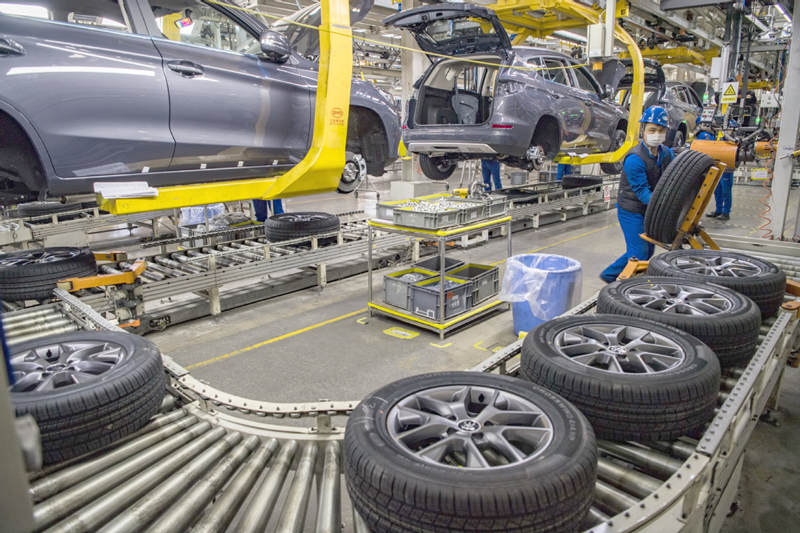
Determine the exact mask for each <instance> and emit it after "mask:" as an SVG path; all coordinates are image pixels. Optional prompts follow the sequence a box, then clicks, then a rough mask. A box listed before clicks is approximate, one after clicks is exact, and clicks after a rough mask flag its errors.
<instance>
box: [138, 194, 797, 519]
mask: <svg viewBox="0 0 800 533" xmlns="http://www.w3.org/2000/svg"><path fill="white" fill-rule="evenodd" d="M376 186H377V187H378V188H379V189H382V190H384V191H386V189H387V188H388V182H387V181H386V180H378V181H377V182H376ZM762 196H763V190H762V189H761V188H759V187H752V186H736V187H735V189H734V201H733V212H732V215H731V220H730V221H728V222H721V221H716V220H708V223H707V227H708V229H709V231H710V232H715V233H728V234H732V235H748V236H759V235H761V232H760V231H759V230H758V229H757V228H758V226H759V225H760V224H761V223H762V222H761V221H760V219H759V213H760V212H762V211H763V208H762V207H761V206H760V204H759V198H760V197H762ZM382 199H384V200H385V199H388V194H386V196H384V197H383V198H382ZM798 199H800V191H793V192H792V197H791V201H790V204H791V210H792V212H791V213H790V217H789V218H788V220H789V221H790V223H791V224H792V226H793V224H794V212H796V209H797V204H798ZM374 203H375V200H374V194H369V193H367V194H362V195H361V196H360V198H358V199H355V198H354V197H353V196H351V195H348V196H343V195H337V194H335V193H334V194H330V195H320V196H316V197H309V198H298V199H290V200H288V201H286V202H285V208H286V210H287V211H304V210H325V211H329V212H334V213H341V212H345V211H350V210H354V209H364V210H366V211H367V212H368V213H369V212H370V211H372V210H373V209H374ZM373 212H374V211H373ZM512 238H513V249H514V253H515V254H518V253H526V252H541V253H553V254H560V255H566V256H569V257H572V258H574V259H577V260H578V261H580V262H581V264H582V265H583V286H582V291H581V293H582V297H581V299H586V298H588V297H590V296H591V295H592V294H594V293H595V292H596V291H597V290H599V289H600V288H601V287H602V286H603V285H604V283H603V282H602V281H601V280H600V279H599V278H598V274H599V273H600V271H601V270H602V269H603V268H605V266H606V265H607V264H609V263H610V262H612V261H613V260H614V259H615V258H616V257H617V256H618V255H620V254H621V253H622V252H623V242H622V235H621V232H620V229H619V226H618V224H617V221H616V212H615V211H614V210H611V211H606V212H601V213H597V214H594V215H590V216H588V217H580V218H576V219H572V220H570V221H567V222H565V223H556V224H552V225H548V226H544V227H542V228H540V229H538V230H527V231H522V232H518V233H514V234H513V236H512ZM505 250H506V248H505V242H504V241H503V240H502V239H494V240H493V241H491V242H490V243H488V244H487V245H483V246H479V247H475V248H472V249H468V250H460V249H459V250H457V251H453V252H449V253H450V254H451V255H453V256H455V257H457V258H459V259H462V260H464V261H467V262H476V263H494V262H497V261H500V260H502V259H504V257H505ZM397 269H398V267H397V266H395V267H393V268H389V269H385V270H381V271H377V272H376V273H375V274H374V279H375V283H376V285H375V290H376V295H377V296H376V298H378V297H380V296H381V295H382V289H381V286H382V285H381V280H382V277H383V274H385V273H388V272H391V271H394V270H397ZM366 303H367V278H366V274H364V275H359V276H355V277H352V278H349V279H346V280H342V281H338V282H334V283H331V284H329V285H328V286H327V287H326V288H325V289H323V290H306V291H302V292H298V293H294V294H289V295H286V296H282V297H279V298H275V299H272V300H268V301H264V302H260V303H257V304H253V305H249V306H246V307H242V308H239V309H235V310H232V311H229V312H225V313H223V314H221V315H219V316H217V317H209V318H205V319H201V320H196V321H194V322H190V323H187V324H183V325H179V326H176V327H172V328H169V329H167V330H166V331H164V332H160V333H155V334H151V335H149V336H148V338H149V339H150V340H152V341H154V342H155V343H156V344H157V345H158V346H159V347H160V348H161V350H162V351H163V352H164V353H165V354H167V355H170V356H171V357H173V358H174V359H175V360H176V361H177V362H178V363H180V364H182V365H183V366H185V367H186V368H188V369H190V370H191V371H192V373H193V375H195V376H196V377H198V378H199V379H202V380H205V381H207V382H208V383H210V384H212V385H213V386H215V387H218V388H220V389H222V390H225V391H227V392H231V393H233V394H237V395H241V396H245V397H248V398H257V399H262V400H268V401H275V402H304V401H313V400H318V399H322V398H325V399H330V400H358V399H360V398H362V397H363V396H364V395H366V394H368V393H369V392H370V391H372V390H374V389H376V388H378V387H379V386H381V385H383V384H385V383H387V382H390V381H392V380H395V379H398V378H402V377H404V376H409V375H413V374H419V373H425V372H435V371H445V370H462V369H467V368H469V367H471V366H473V365H475V364H477V363H478V362H480V361H481V360H483V359H485V358H486V357H488V356H489V355H490V354H491V353H492V351H493V350H496V349H498V348H499V347H502V346H505V345H506V344H508V343H510V342H512V341H513V340H515V338H516V336H515V335H514V332H513V327H512V314H511V311H506V312H502V313H499V314H496V315H494V316H492V317H491V318H489V319H487V320H484V321H482V322H478V323H477V324H475V325H473V326H472V327H469V328H466V329H463V330H461V331H458V332H456V333H453V334H451V335H449V336H447V337H446V338H445V339H444V340H443V341H442V340H440V339H439V336H438V335H436V334H434V333H431V332H429V331H425V330H421V329H417V328H415V327H413V326H409V325H406V324H403V323H401V322H397V321H394V320H392V319H390V318H385V317H380V316H374V317H372V318H371V319H370V320H369V321H367V320H366V317H367V312H366ZM777 418H778V420H779V425H777V426H776V425H770V424H765V423H762V424H759V426H758V428H757V430H756V432H755V435H754V436H753V438H752V441H751V443H750V446H749V447H748V451H747V453H746V457H745V466H744V471H743V477H742V482H741V484H740V488H739V498H738V502H737V505H738V510H737V511H735V512H734V513H732V515H731V517H730V518H729V519H728V520H727V522H726V524H725V527H724V529H723V530H724V531H726V532H735V533H738V532H745V531H748V532H757V531H763V532H773V531H774V532H781V533H785V532H787V531H792V530H796V527H797V523H798V520H799V519H800V501H798V499H797V494H798V489H800V467H798V466H797V461H796V456H795V455H794V452H795V447H796V446H795V443H797V442H800V424H799V423H798V422H800V373H799V372H798V371H797V370H794V369H788V368H787V371H786V377H785V379H784V387H783V389H782V393H781V410H780V412H779V413H778V415H777Z"/></svg>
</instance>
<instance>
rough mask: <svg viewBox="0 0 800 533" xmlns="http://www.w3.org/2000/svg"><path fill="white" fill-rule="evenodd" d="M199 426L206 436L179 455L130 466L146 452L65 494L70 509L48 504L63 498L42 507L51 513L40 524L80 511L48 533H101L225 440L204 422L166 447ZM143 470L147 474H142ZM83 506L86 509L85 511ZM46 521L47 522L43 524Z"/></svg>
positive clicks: (57, 497) (186, 447)
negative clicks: (136, 502) (107, 523)
mask: <svg viewBox="0 0 800 533" xmlns="http://www.w3.org/2000/svg"><path fill="white" fill-rule="evenodd" d="M198 426H201V427H202V429H203V430H204V431H207V433H205V434H203V435H202V436H201V437H199V438H196V439H194V440H192V441H191V442H189V443H188V444H186V445H185V446H182V447H181V448H179V449H178V450H177V451H175V452H174V453H172V454H171V455H169V456H167V457H166V458H165V459H164V460H163V461H160V462H158V463H156V464H152V463H153V462H154V460H155V459H158V458H160V456H163V455H165V453H166V452H168V451H171V450H160V449H159V450H158V451H159V452H162V453H159V454H156V453H152V454H150V457H148V459H149V460H147V461H142V462H141V463H137V464H135V465H129V464H128V463H135V462H136V461H137V460H139V459H140V458H141V457H142V456H146V455H147V452H146V453H145V454H140V455H138V456H135V457H133V458H132V459H131V460H129V461H126V462H125V463H123V464H121V465H119V466H118V467H115V468H112V469H110V470H107V471H106V472H104V473H103V474H101V475H99V476H95V477H94V478H91V479H89V480H87V481H86V482H85V483H82V484H80V485H76V486H75V487H73V488H71V489H69V490H68V491H67V492H65V493H64V494H69V495H70V496H71V498H70V500H69V504H70V505H63V503H62V505H58V506H56V507H55V510H53V506H52V505H49V504H50V503H51V502H52V501H53V500H59V499H60V497H61V494H59V495H58V496H55V497H54V498H50V499H49V500H47V501H45V502H44V503H43V504H42V507H45V508H47V509H48V510H50V511H51V513H49V514H48V515H45V516H41V518H40V519H38V520H36V522H37V524H39V523H40V522H45V521H46V522H49V523H52V522H53V521H54V520H52V518H53V517H54V516H58V518H61V517H63V516H66V515H69V514H70V513H73V512H74V511H75V510H76V509H80V510H79V511H77V512H74V513H73V514H72V515H71V516H69V517H68V518H67V519H66V520H63V521H61V522H59V523H58V524H56V525H55V526H53V527H51V528H50V529H48V530H47V533H88V532H89V531H96V530H98V529H99V528H100V526H101V525H103V524H104V523H106V522H108V521H109V520H110V519H111V518H112V517H113V516H115V515H116V514H117V513H119V512H120V511H121V510H122V509H125V508H126V507H128V506H129V505H130V504H132V503H133V502H135V501H136V500H138V499H139V498H140V497H141V496H142V495H143V494H145V493H146V492H147V491H149V490H150V489H152V488H153V487H155V486H156V485H158V484H159V483H161V482H162V481H164V480H165V479H167V477H168V476H170V475H171V474H172V473H174V472H175V471H176V470H178V469H179V468H180V467H182V466H183V465H185V464H186V463H188V462H189V461H191V460H192V459H194V458H195V457H197V455H198V454H199V453H201V452H202V451H203V450H205V449H206V448H208V447H209V446H211V445H212V444H214V443H215V442H217V441H219V440H220V439H221V438H223V437H224V436H225V430H224V429H223V428H221V427H216V428H214V429H211V430H210V431H208V430H209V428H210V427H211V424H209V423H208V422H201V423H200V424H197V425H196V426H193V427H191V428H189V429H188V430H186V431H185V432H183V433H179V434H178V435H175V436H174V437H172V438H171V439H168V440H167V441H165V443H164V444H166V443H167V442H169V441H173V440H175V441H177V440H178V438H179V437H185V435H184V434H185V433H189V432H191V431H192V430H193V429H194V428H196V427H198ZM193 436H194V435H191V436H190V438H191V437H193ZM156 448H159V447H158V446H155V447H154V448H153V449H156ZM153 456H156V457H153ZM134 466H135V467H136V468H137V469H136V470H135V471H134V472H129V471H130V470H134ZM126 467H128V468H126ZM147 467H149V468H147ZM145 468H146V469H145ZM142 469H145V470H144V471H141V470H142ZM118 473H119V474H127V477H122V476H117V474H118ZM131 473H136V474H137V475H136V476H134V477H132V478H130V479H127V478H128V477H130V475H131ZM98 478H99V479H98ZM126 479H127V481H126ZM87 484H91V488H92V490H91V491H86V490H84V489H85V488H86V487H85V486H86V485H87ZM60 503H61V502H60ZM86 504H89V505H86ZM84 505H85V507H83V506H84ZM81 507H82V508H81ZM36 511H37V508H34V511H33V513H34V519H37V512H36ZM45 518H47V520H44V519H45Z"/></svg>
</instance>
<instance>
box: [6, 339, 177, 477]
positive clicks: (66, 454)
mask: <svg viewBox="0 0 800 533" xmlns="http://www.w3.org/2000/svg"><path fill="white" fill-rule="evenodd" d="M9 363H10V368H11V371H12V374H13V376H12V377H13V379H14V383H13V384H12V385H11V386H10V387H9V391H10V393H11V400H12V403H13V404H14V409H15V411H16V416H24V415H31V416H32V417H33V418H34V420H36V423H37V426H38V428H39V434H40V440H41V446H42V456H43V462H44V464H45V465H50V464H55V463H59V462H61V461H66V460H69V459H72V458H74V457H78V456H82V455H85V454H87V453H90V452H93V451H96V450H98V449H100V448H103V447H105V446H107V445H109V444H111V443H113V442H115V441H117V440H119V439H122V438H124V437H126V436H128V435H130V434H132V433H134V432H136V431H138V430H139V429H141V428H142V427H144V426H145V424H147V422H148V421H149V420H150V419H151V418H152V417H153V415H155V414H156V413H157V412H158V409H159V407H160V405H161V402H162V401H163V399H164V394H165V393H166V374H165V373H164V368H163V365H162V361H161V353H160V352H159V351H158V348H156V346H155V345H154V344H152V343H151V342H149V341H146V340H145V339H143V338H141V337H139V336H137V335H132V334H130V333H122V332H110V331H102V332H101V331H83V332H77V333H67V334H62V335H53V336H50V337H46V338H43V339H38V340H34V341H29V342H23V343H21V344H19V345H16V346H14V347H13V348H12V350H11V353H10V357H9Z"/></svg>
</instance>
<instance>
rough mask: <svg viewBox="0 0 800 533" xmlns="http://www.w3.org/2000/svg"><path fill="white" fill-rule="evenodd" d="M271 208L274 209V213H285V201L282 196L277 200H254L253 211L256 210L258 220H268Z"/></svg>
mask: <svg viewBox="0 0 800 533" xmlns="http://www.w3.org/2000/svg"><path fill="white" fill-rule="evenodd" d="M270 204H271V205H270ZM270 209H272V214H273V215H280V214H281V213H283V202H282V201H281V200H280V198H279V199H277V200H253V211H254V212H255V215H256V220H258V221H259V222H264V221H265V220H267V217H269V210H270Z"/></svg>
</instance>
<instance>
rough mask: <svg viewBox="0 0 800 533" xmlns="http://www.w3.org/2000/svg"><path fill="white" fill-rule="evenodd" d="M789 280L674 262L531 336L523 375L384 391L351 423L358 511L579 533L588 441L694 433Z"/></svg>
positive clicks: (745, 268)
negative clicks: (725, 376) (590, 308)
mask: <svg viewBox="0 0 800 533" xmlns="http://www.w3.org/2000/svg"><path fill="white" fill-rule="evenodd" d="M710 164H711V162H710V160H709V159H708V158H707V157H706V156H703V154H698V153H697V152H691V151H688V152H684V153H682V154H681V155H679V156H678V157H677V158H676V159H675V160H674V161H673V163H672V164H671V165H670V167H668V169H667V171H665V175H669V176H673V177H674V178H675V180H676V179H677V178H678V177H679V176H682V177H684V178H685V176H686V175H689V176H690V178H685V179H684V182H683V183H682V184H680V187H679V188H680V191H678V192H676V191H675V190H672V191H668V190H666V189H665V188H663V187H662V188H661V190H660V192H659V188H658V187H657V188H656V191H655V192H654V195H653V199H654V200H651V205H650V207H649V209H648V213H649V214H650V216H649V224H650V226H651V230H650V233H651V234H652V231H656V229H658V235H659V236H660V239H659V240H662V241H670V240H672V239H674V237H675V235H676V232H677V228H678V224H679V223H680V221H681V220H682V219H683V217H684V215H685V213H686V211H687V210H688V205H685V204H686V203H687V202H689V203H691V201H692V199H693V198H694V196H695V195H696V193H697V190H698V189H699V186H700V183H701V181H702V179H701V178H702V177H703V176H704V175H705V173H706V172H707V170H708V167H709V166H710ZM670 169H671V170H670ZM675 180H673V179H671V178H670V179H669V180H668V183H666V185H669V186H671V187H673V189H674V188H675V186H676V184H675V183H674V181H675ZM662 181H663V178H662ZM661 185H662V183H661V182H659V187H661ZM678 193H680V194H678ZM659 196H660V199H659ZM651 209H652V210H653V213H651V212H650V210H651ZM659 220H660V221H661V222H660V225H659V223H658V221H659ZM647 223H648V222H647V218H646V226H647ZM785 283H786V279H785V275H784V274H783V273H782V272H781V271H780V270H779V269H778V268H777V267H775V265H772V264H770V263H768V262H766V261H763V260H760V259H757V258H754V257H749V256H746V255H743V254H737V253H732V252H723V251H713V250H676V251H672V252H668V253H665V254H662V255H659V256H658V257H656V258H654V259H653V260H652V261H651V262H650V266H649V269H648V271H647V274H646V275H644V276H640V277H637V278H633V279H629V280H621V281H617V282H615V283H612V284H610V285H608V286H606V287H605V288H604V289H603V290H602V291H601V292H600V295H599V298H598V302H597V311H598V313H597V314H594V315H589V314H586V315H577V316H568V317H560V318H556V319H554V320H550V321H549V322H545V323H543V324H541V325H539V326H537V327H536V328H535V329H534V330H533V331H531V332H530V333H529V334H528V335H527V336H526V338H525V340H524V342H523V345H522V353H521V362H520V371H519V377H520V378H522V379H515V378H510V377H506V376H497V375H492V374H478V373H463V372H461V373H442V374H428V375H423V376H415V377H411V378H407V379H404V380H401V381H398V382H395V383H392V384H390V385H387V386H385V387H383V388H381V389H379V390H378V391H376V392H374V393H373V394H371V395H370V396H368V397H367V398H366V399H365V400H364V401H362V402H361V403H360V404H359V405H358V407H357V408H356V409H355V410H354V411H353V414H352V415H351V416H350V419H349V421H348V424H347V431H346V433H345V445H344V450H345V457H344V460H345V476H346V480H347V488H348V491H349V494H350V498H351V500H352V502H353V505H354V506H355V508H356V510H357V511H358V512H359V514H360V515H361V517H362V518H363V519H364V520H365V522H366V523H367V525H368V527H369V529H370V531H373V532H375V533H379V532H386V533H389V532H409V533H410V532H422V531H437V532H457V531H458V532H464V531H476V532H477V531H497V532H500V531H508V532H529V531H530V532H534V531H535V532H543V531H548V532H549V531H575V530H576V529H577V528H578V527H579V526H580V524H581V523H582V521H583V520H584V518H585V517H586V514H587V512H588V510H589V506H590V504H591V501H592V490H593V487H594V485H595V481H596V475H597V456H598V451H597V445H596V441H595V438H596V437H597V438H600V439H608V440H621V441H627V440H633V441H637V442H653V441H663V440H673V439H676V438H678V437H681V436H684V435H698V434H699V433H700V432H701V431H702V430H703V428H704V426H705V425H706V424H707V423H708V422H709V421H710V420H711V419H712V418H713V416H714V409H715V407H716V405H717V399H718V396H719V387H720V379H721V373H722V370H723V369H724V368H727V367H741V366H743V365H746V364H747V363H748V361H749V360H750V358H751V357H752V356H753V353H754V351H755V346H756V342H757V339H758V331H759V327H760V325H761V320H762V318H765V317H768V316H771V315H773V314H774V313H775V312H776V311H777V310H778V308H779V306H780V305H781V303H782V301H783V293H784V290H785ZM595 436H596V437H595Z"/></svg>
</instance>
